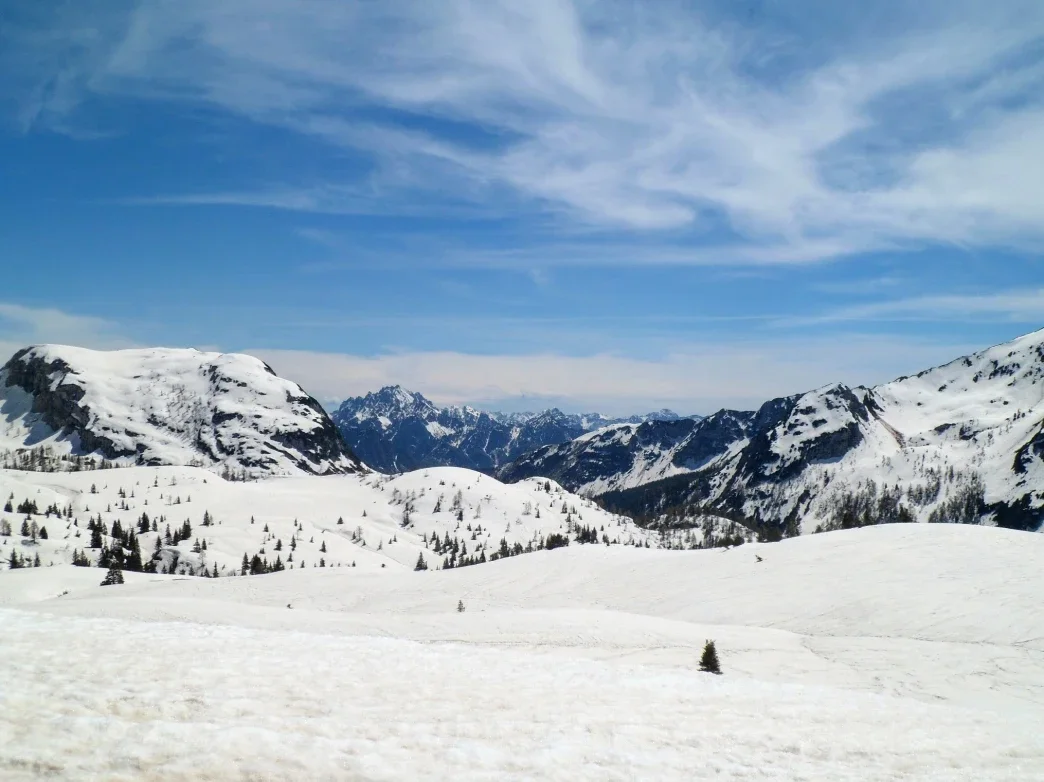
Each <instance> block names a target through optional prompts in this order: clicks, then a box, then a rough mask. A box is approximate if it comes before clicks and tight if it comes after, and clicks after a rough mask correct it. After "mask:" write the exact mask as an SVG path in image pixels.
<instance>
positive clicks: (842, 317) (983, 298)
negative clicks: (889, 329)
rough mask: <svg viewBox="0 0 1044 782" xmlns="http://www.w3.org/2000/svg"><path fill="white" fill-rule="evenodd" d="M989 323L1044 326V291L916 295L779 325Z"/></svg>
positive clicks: (786, 320)
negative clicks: (931, 322)
mask: <svg viewBox="0 0 1044 782" xmlns="http://www.w3.org/2000/svg"><path fill="white" fill-rule="evenodd" d="M911 320H912V321H952V320H956V321H961V322H968V321H985V322H999V323H1028V324H1037V325H1044V288H1037V289H1030V290H1017V291H1001V292H997V293H984V294H961V295H940V296H913V297H910V298H906V299H894V300H889V301H876V302H871V303H868V304H858V305H854V306H850V307H844V308H841V309H837V310H833V311H829V312H826V313H823V314H821V315H812V316H808V317H804V316H803V317H800V318H787V319H780V320H779V321H777V325H786V326H803V325H815V324H821V323H839V322H844V321H877V322H882V321H911Z"/></svg>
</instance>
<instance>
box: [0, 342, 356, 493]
mask: <svg viewBox="0 0 1044 782" xmlns="http://www.w3.org/2000/svg"><path fill="white" fill-rule="evenodd" d="M0 411H2V413H3V416H4V417H3V422H2V424H0V425H2V426H3V430H2V431H0V447H4V448H6V449H8V450H14V449H21V448H27V447H31V446H37V445H50V446H53V448H54V449H55V450H56V451H58V452H60V453H72V454H96V455H99V456H101V457H103V458H105V459H109V460H113V461H118V462H129V463H136V464H153V465H160V464H167V465H188V464H194V465H199V466H207V467H215V466H219V467H222V468H227V469H228V470H230V471H233V472H236V473H239V472H245V473H247V474H252V475H259V474H300V473H314V474H325V473H343V472H352V471H355V470H357V469H359V467H360V464H359V462H358V460H357V459H356V458H355V457H354V455H353V454H352V452H351V451H350V450H349V449H348V448H347V447H346V446H345V445H344V442H343V440H342V439H341V437H340V436H339V434H338V432H337V430H336V428H335V427H334V425H333V423H332V421H331V420H330V419H329V417H328V416H327V415H326V413H325V412H324V411H323V409H322V407H320V405H319V403H318V402H316V401H315V399H313V398H312V397H311V396H309V395H308V394H307V393H305V392H304V391H303V390H302V389H301V387H300V386H298V385H297V384H296V383H293V382H291V381H289V380H286V379H284V378H281V377H279V376H277V375H276V374H275V372H274V371H273V370H272V368H271V367H269V366H268V365H267V364H265V363H264V362H263V361H261V360H260V359H257V358H254V357H253V356H246V355H241V354H234V353H209V352H202V351H199V350H193V349H168V348H146V349H135V350H115V351H97V350H87V349H85V348H77V347H70V346H67V345H36V346H32V347H27V348H23V349H22V350H19V351H18V352H17V353H15V354H14V356H13V357H12V358H11V359H10V360H9V361H8V362H7V364H5V365H4V367H3V369H2V370H0Z"/></svg>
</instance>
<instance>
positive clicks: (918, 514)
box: [497, 331, 1044, 536]
mask: <svg viewBox="0 0 1044 782" xmlns="http://www.w3.org/2000/svg"><path fill="white" fill-rule="evenodd" d="M497 475H498V477H500V478H501V479H502V480H506V481H513V480H519V479H521V478H524V477H527V476H531V475H541V476H547V477H550V478H553V479H555V480H557V481H558V482H560V483H561V484H562V485H564V486H566V487H567V488H569V489H571V490H573V491H578V492H580V493H583V494H586V495H588V496H596V497H599V498H600V499H601V501H602V502H603V503H604V504H606V505H607V506H609V507H612V508H614V509H616V510H618V511H620V512H627V513H629V514H633V515H636V516H638V517H645V518H646V519H647V520H653V521H656V520H658V521H660V522H662V523H679V524H685V523H688V522H687V520H691V518H692V517H693V516H694V515H699V514H701V513H707V512H713V513H716V514H724V515H731V516H733V517H735V518H737V519H741V520H743V521H744V522H746V523H747V524H749V525H751V526H753V527H755V528H757V529H759V530H762V531H763V532H765V533H766V534H769V535H773V536H777V535H795V534H799V533H800V532H812V531H817V530H828V529H836V528H844V527H852V526H863V525H866V524H875V523H881V522H886V521H961V522H969V523H979V522H984V523H988V524H997V525H1000V526H1005V527H1012V528H1017V529H1038V528H1040V526H1041V522H1042V521H1044V331H1038V332H1035V333H1032V334H1029V335H1026V336H1024V337H1021V338H1019V339H1016V340H1014V341H1012V342H1009V343H1006V344H1003V345H998V346H996V347H992V348H989V349H987V350H984V351H981V352H979V353H975V354H973V355H970V356H965V357H962V358H958V359H956V360H955V361H952V362H950V363H948V364H946V365H944V366H940V367H936V368H934V369H929V370H925V371H924V372H921V373H919V374H917V375H915V376H913V377H901V378H899V379H897V380H895V381H893V382H890V383H886V384H884V385H880V386H876V387H873V388H864V387H855V388H850V387H848V386H846V385H844V384H841V383H836V384H833V385H829V386H825V387H823V388H819V389H816V390H814V391H809V392H807V393H803V394H795V395H793V396H788V397H783V398H779V399H773V400H770V401H768V402H766V403H764V404H763V405H762V406H761V407H760V408H759V409H758V410H756V411H737V410H721V411H718V412H716V413H714V414H713V415H710V416H707V417H706V418H703V419H700V420H676V421H647V422H644V423H641V424H619V425H614V426H610V427H606V428H604V429H600V430H598V431H595V432H591V433H588V434H586V435H584V436H581V437H579V438H577V439H575V440H572V441H571V442H568V443H562V444H555V445H548V446H544V447H542V448H538V449H536V450H534V451H531V452H529V453H527V454H525V455H524V456H522V457H520V458H519V459H517V460H515V461H514V462H513V463H511V464H508V465H505V466H504V467H502V468H500V469H499V471H498V473H497Z"/></svg>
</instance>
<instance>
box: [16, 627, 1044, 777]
mask: <svg viewBox="0 0 1044 782" xmlns="http://www.w3.org/2000/svg"><path fill="white" fill-rule="evenodd" d="M0 617H2V620H3V625H4V627H5V633H4V637H3V641H2V642H0V649H2V652H3V661H4V670H5V675H4V677H3V682H4V685H3V689H2V696H0V698H2V708H0V747H3V748H4V749H3V750H0V770H2V771H3V776H4V778H5V779H36V778H40V777H43V776H52V777H60V778H63V779H97V778H104V779H170V780H176V779H198V780H220V779H366V780H393V779H420V778H424V779H462V778H467V779H504V780H513V779H519V780H521V779H534V778H538V779H561V780H577V779H593V780H606V779H612V780H617V779H619V780H627V779H654V778H655V779H687V780H689V779H708V778H715V779H765V780H772V779H776V780H802V779H804V780H824V779H830V780H868V779H880V780H900V779H902V780H948V781H952V780H1033V779H1039V778H1040V773H1041V772H1042V771H1044V741H1042V739H1041V737H1040V734H1039V731H1037V730H1035V729H1034V727H1033V726H1032V725H1031V724H1027V723H1025V722H1023V721H1018V720H1013V719H1000V718H998V716H997V715H995V714H990V713H981V712H973V711H968V710H963V709H957V708H952V707H946V708H944V707H939V706H932V705H928V704H921V703H916V702H912V701H909V700H897V699H892V698H885V697H878V696H873V695H867V694H861V693H851V692H844V691H841V690H831V689H826V688H821V687H799V686H785V685H778V684H768V683H764V682H758V681H755V680H749V679H741V678H734V677H720V678H719V677H714V676H712V675H709V674H699V673H696V672H693V671H681V670H667V669H663V668H659V667H650V666H634V665H628V664H625V663H622V662H619V661H612V662H609V661H591V660H583V659H572V658H566V657H562V658H557V659H554V660H553V661H551V662H549V661H548V659H547V658H546V657H543V656H539V655H533V654H527V653H524V652H520V651H512V650H500V649H497V650H490V649H476V648H473V647H467V646H462V645H450V644H439V645H435V646H432V645H424V644H417V643H415V642H410V641H405V640H401V639H380V638H366V637H337V636H329V635H314V634H302V633H297V632H272V631H261V630H250V629H245V628H236V627H227V626H226V627H201V626H199V625H184V624H176V623H166V622H152V623H127V622H121V621H114V620H101V619H82V618H81V619H70V618H62V619H57V618H48V617H46V616H43V615H36V614H32V613H26V612H20V611H11V610H3V611H0ZM450 619H451V617H447V621H449V620H450Z"/></svg>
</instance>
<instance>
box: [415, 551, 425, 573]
mask: <svg viewBox="0 0 1044 782" xmlns="http://www.w3.org/2000/svg"><path fill="white" fill-rule="evenodd" d="M413 569H414V570H427V569H428V563H427V562H425V561H424V554H419V555H418V556H417V564H416V565H414V566H413Z"/></svg>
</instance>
